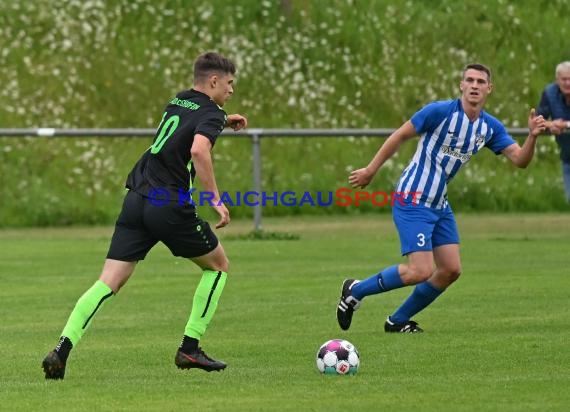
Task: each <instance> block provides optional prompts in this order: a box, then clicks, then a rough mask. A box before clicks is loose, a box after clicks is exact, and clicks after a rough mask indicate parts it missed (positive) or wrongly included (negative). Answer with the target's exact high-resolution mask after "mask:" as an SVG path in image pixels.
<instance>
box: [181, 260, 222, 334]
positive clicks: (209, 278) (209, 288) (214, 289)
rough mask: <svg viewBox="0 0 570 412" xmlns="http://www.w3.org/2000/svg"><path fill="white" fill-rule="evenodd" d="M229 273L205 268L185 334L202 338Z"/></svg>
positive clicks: (195, 294)
mask: <svg viewBox="0 0 570 412" xmlns="http://www.w3.org/2000/svg"><path fill="white" fill-rule="evenodd" d="M227 277H228V274H227V273H226V272H222V271H216V270H205V271H204V272H203V273H202V279H201V280H200V283H199V284H198V287H197V288H196V292H195V293H194V300H193V301H192V312H191V313H190V319H188V323H187V324H186V328H185V329H184V334H185V335H186V336H190V337H191V338H195V339H198V340H200V338H201V337H202V335H203V334H204V332H206V328H207V327H208V324H209V323H210V321H211V320H212V318H213V317H214V313H215V312H216V308H217V307H218V300H219V299H220V296H221V294H222V290H223V289H224V286H225V284H226V279H227Z"/></svg>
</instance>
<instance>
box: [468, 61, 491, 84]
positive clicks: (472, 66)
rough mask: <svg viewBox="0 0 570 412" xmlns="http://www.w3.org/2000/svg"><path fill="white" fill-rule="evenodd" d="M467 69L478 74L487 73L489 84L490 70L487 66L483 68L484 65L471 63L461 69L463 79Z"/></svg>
mask: <svg viewBox="0 0 570 412" xmlns="http://www.w3.org/2000/svg"><path fill="white" fill-rule="evenodd" d="M469 69H473V70H478V71H480V72H485V73H487V80H489V83H491V69H489V68H488V67H487V66H485V65H484V64H481V63H471V64H468V65H467V66H465V67H464V68H463V77H465V72H466V71H467V70H469Z"/></svg>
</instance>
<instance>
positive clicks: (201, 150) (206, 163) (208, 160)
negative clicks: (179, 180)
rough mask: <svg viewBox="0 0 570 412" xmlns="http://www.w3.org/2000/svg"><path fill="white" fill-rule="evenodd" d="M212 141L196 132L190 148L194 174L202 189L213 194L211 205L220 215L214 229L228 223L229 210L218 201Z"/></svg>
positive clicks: (218, 194)
mask: <svg viewBox="0 0 570 412" xmlns="http://www.w3.org/2000/svg"><path fill="white" fill-rule="evenodd" d="M211 150H212V142H211V141H210V139H208V138H207V137H206V136H203V135H201V134H196V135H195V136H194V142H193V143H192V148H191V149H190V154H191V156H192V164H193V165H194V169H195V170H196V175H197V176H198V179H200V182H201V183H202V186H203V187H204V191H206V192H209V193H211V194H213V199H212V207H213V208H214V210H215V211H216V213H217V214H218V215H219V216H220V220H219V222H218V223H217V224H216V229H218V228H221V227H224V226H226V225H227V224H228V223H230V212H229V210H228V208H227V207H226V206H225V205H224V204H223V203H222V202H221V201H220V193H219V191H218V185H217V183H216V177H215V175H214V165H213V163H212V155H211Z"/></svg>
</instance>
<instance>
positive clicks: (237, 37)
mask: <svg viewBox="0 0 570 412" xmlns="http://www.w3.org/2000/svg"><path fill="white" fill-rule="evenodd" d="M568 15H570V5H569V4H568V3H567V2H566V1H563V0H551V1H548V2H543V1H542V2H540V1H539V2H536V1H530V0H521V1H517V2H510V1H491V0H483V1H475V0H467V1H463V2H456V1H451V0H442V1H407V2H400V1H373V0H370V1H351V0H346V1H341V0H333V1H330V0H327V1H325V0H313V1H311V2H305V1H302V0H297V1H293V0H281V1H261V2H260V1H254V0H241V1H239V2H235V1H229V0H218V1H216V2H201V3H196V2H190V1H183V0H178V1H166V0H132V1H131V0H108V1H103V0H94V1H89V2H83V1H79V0H70V1H67V2H60V1H55V0H41V1H36V2H0V36H1V38H2V39H3V46H2V48H1V52H0V81H1V84H2V86H3V87H2V88H0V95H1V97H2V100H3V102H4V104H3V105H1V106H0V127H58V128H65V127H119V128H122V127H137V128H140V127H149V128H152V127H156V125H157V124H158V121H159V120H160V116H161V113H162V109H163V107H164V105H165V103H166V102H167V101H168V100H169V98H170V97H171V96H172V95H173V93H175V92H176V91H178V90H181V89H184V88H187V87H190V86H191V74H192V73H191V72H192V62H193V59H194V58H195V57H196V55H198V54H199V53H202V52H204V51H207V50H216V51H220V52H222V53H224V54H226V55H228V56H230V57H232V58H233V59H234V60H235V62H236V64H237V66H238V70H239V72H238V82H237V87H236V93H235V97H234V99H233V100H232V101H230V102H229V103H228V105H227V110H228V111H229V112H240V113H244V114H245V115H247V116H248V118H249V120H250V126H251V127H256V128H257V127H261V128H280V127H287V128H289V127H295V128H296V127H303V128H335V127H343V128H344V127H356V128H368V127H371V128H392V127H397V126H399V125H400V124H401V123H402V122H403V121H405V120H406V119H408V118H409V117H410V116H411V115H412V114H413V113H414V112H415V111H416V110H417V109H419V108H420V107H421V106H423V105H424V104H425V103H427V102H428V101H431V100H434V99H447V98H451V97H454V96H457V95H458V83H459V79H460V77H459V76H460V72H461V68H462V66H463V65H464V64H466V63H469V62H473V61H480V62H483V63H486V64H488V65H489V66H491V68H492V69H493V80H494V83H495V89H494V93H493V95H491V97H490V99H489V102H488V110H489V111H490V112H491V113H492V114H494V115H495V116H497V117H498V118H500V119H501V120H503V121H504V123H505V124H506V125H507V126H508V127H525V125H526V118H527V113H528V109H529V107H531V106H533V105H535V104H536V103H537V101H538V99H539V97H540V93H541V91H542V88H543V87H544V86H545V85H546V84H547V83H548V82H550V81H552V79H553V77H554V68H555V66H556V64H557V63H558V62H559V61H562V60H567V58H568V55H567V45H566V44H564V42H565V40H564V39H567V38H568V36H569V28H568V25H567V24H566V20H567V18H566V16H568ZM381 143H382V139H379V138H334V139H333V138H316V139H313V138H311V139H308V138H279V139H263V140H262V153H263V189H264V190H268V191H285V190H294V191H297V192H301V191H305V190H307V191H311V192H316V191H319V190H323V191H329V190H332V191H334V190H336V189H337V188H339V187H343V186H344V187H346V178H347V171H348V170H350V169H351V168H354V167H359V166H362V165H365V164H366V162H368V160H369V159H370V157H371V156H372V155H373V153H374V152H375V151H376V149H377V148H378V146H379V145H380V144H381ZM0 144H1V150H0V184H1V186H0V226H4V227H5V226H28V225H67V224H108V223H111V222H113V220H114V219H115V217H116V214H117V211H118V207H119V206H120V203H121V198H122V195H123V184H124V180H125V177H126V175H127V173H128V171H129V170H130V168H131V166H132V164H133V163H134V162H135V161H136V159H137V158H138V157H139V156H140V154H141V153H142V152H143V151H144V150H145V149H146V148H147V147H148V145H149V144H150V139H148V138H130V139H128V138H105V139H103V138H58V139H51V140H50V139H37V138H15V137H12V138H7V137H4V138H0ZM413 150H414V148H413V145H408V146H406V147H405V148H404V149H403V150H402V152H401V153H399V155H398V156H397V157H395V158H394V159H393V160H392V161H391V162H390V163H389V164H388V165H387V167H386V168H385V170H383V171H382V173H381V174H380V175H379V176H378V178H377V179H376V180H375V181H374V182H373V185H372V187H371V188H370V189H371V190H383V191H390V190H391V188H392V187H393V184H394V182H395V181H396V179H397V177H398V176H399V173H400V172H401V170H402V169H403V167H404V166H405V164H406V163H407V161H408V160H409V158H410V156H411V153H412V152H413ZM494 157H495V156H494V155H492V154H488V155H481V156H478V157H477V158H476V159H474V160H473V161H472V162H471V164H470V165H468V166H467V167H466V170H465V171H463V173H462V174H460V175H459V176H458V177H457V178H456V181H454V182H453V183H452V184H451V185H450V188H449V195H450V199H451V202H452V204H453V205H454V208H455V209H456V210H464V211H480V210H494V211H515V210H517V211H548V210H566V209H567V205H566V204H565V202H564V199H563V195H562V183H561V176H560V170H559V168H560V166H559V161H558V158H557V149H556V146H555V144H554V143H553V142H552V139H551V138H549V137H545V138H544V139H542V141H541V142H540V144H539V153H538V155H537V158H536V159H535V161H534V162H533V164H532V165H531V166H530V168H529V169H528V170H525V171H520V170H515V169H513V168H512V167H511V166H510V165H508V164H507V163H505V162H504V161H502V163H501V162H497V161H496V159H494ZM215 161H216V171H217V177H218V180H219V185H220V187H221V189H222V190H226V191H228V192H230V193H232V192H234V193H235V191H237V190H241V191H246V190H249V189H251V181H252V177H251V145H250V143H249V142H248V141H247V139H242V138H233V137H223V138H222V139H220V141H219V143H218V144H217V147H216V149H215ZM503 163H504V164H503ZM374 209H378V208H374V207H373V205H365V207H359V208H358V209H356V208H341V207H329V208H316V207H311V206H307V207H300V208H299V207H297V208H295V207H292V208H286V207H268V208H266V209H264V213H266V214H271V215H280V214H297V213H346V212H351V213H353V212H358V211H363V212H368V211H372V210H374ZM380 209H381V210H380V211H381V212H385V211H387V208H380ZM232 214H233V215H234V216H251V214H252V210H251V208H249V207H247V206H241V207H234V208H232Z"/></svg>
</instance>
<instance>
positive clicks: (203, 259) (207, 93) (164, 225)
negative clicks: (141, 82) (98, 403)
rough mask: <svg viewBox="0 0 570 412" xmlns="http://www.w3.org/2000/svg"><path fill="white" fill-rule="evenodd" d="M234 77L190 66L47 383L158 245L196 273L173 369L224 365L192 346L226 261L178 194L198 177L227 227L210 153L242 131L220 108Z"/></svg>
mask: <svg viewBox="0 0 570 412" xmlns="http://www.w3.org/2000/svg"><path fill="white" fill-rule="evenodd" d="M235 72H236V69H235V66H234V64H233V63H232V61H231V60H229V59H227V58H225V57H223V56H222V55H220V54H218V53H212V52H210V53H205V54H203V55H201V56H199V57H198V58H197V59H196V61H195V62H194V86H193V88H192V89H190V90H185V91H182V92H180V93H179V94H178V95H177V96H176V97H175V98H173V99H172V100H171V101H170V102H169V103H168V105H167V106H166V108H165V110H164V114H163V115H162V120H161V122H160V125H159V126H158V129H157V132H156V136H155V139H154V142H153V144H152V146H151V147H150V148H149V149H148V150H147V151H146V152H145V153H144V154H143V156H142V157H141V158H140V160H139V161H138V162H137V163H136V164H135V166H134V168H133V169H132V170H131V172H130V174H129V176H128V178H127V183H126V187H127V188H128V189H129V190H128V193H127V195H126V196H125V199H124V202H123V207H122V210H121V212H120V214H119V217H118V219H117V223H116V225H115V231H114V233H113V237H112V239H111V245H110V247H109V252H108V253H107V259H106V260H105V264H104V266H103V270H102V272H101V275H100V277H99V279H98V280H97V281H96V282H95V284H94V285H93V286H91V288H90V289H88V290H87V291H86V292H85V293H84V294H83V295H82V296H81V297H80V298H79V300H78V301H77V303H76V305H75V308H74V309H73V311H72V312H71V315H70V316H69V319H68V321H67V324H66V325H65V327H64V329H63V331H62V333H61V337H60V339H59V342H58V344H57V345H56V347H55V349H54V350H53V351H51V352H49V353H48V355H47V356H46V357H45V359H44V360H43V363H42V367H43V369H44V372H45V377H46V379H63V378H64V375H65V367H66V363H67V358H68V356H69V353H70V351H71V349H72V348H73V347H75V346H76V345H77V343H78V342H79V340H80V339H81V337H82V336H83V333H84V332H85V330H86V329H87V327H88V326H89V324H90V323H91V320H92V319H93V316H94V315H95V313H96V312H97V311H98V310H99V309H100V308H101V306H102V305H103V304H104V303H105V302H107V301H108V300H109V299H111V298H112V297H113V296H115V295H116V294H117V292H118V291H119V290H120V289H121V287H122V286H123V285H124V284H125V283H126V282H127V280H128V279H129V277H130V276H131V274H132V273H133V271H134V269H135V266H136V264H137V262H138V261H139V260H143V259H144V258H145V256H146V255H147V253H148V252H149V251H150V249H151V248H152V247H153V246H154V245H156V244H157V243H158V242H162V243H164V244H165V245H166V246H167V247H168V248H169V249H170V251H171V252H172V254H173V255H174V256H181V257H184V258H188V259H190V260H192V261H193V262H194V263H195V264H197V265H198V266H199V267H200V268H201V269H202V279H201V281H200V283H199V285H198V287H197V288H196V291H195V293H194V298H193V301H192V311H191V313H190V318H189V320H188V323H187V324H186V328H185V329H184V336H183V338H182V343H181V344H180V347H179V348H178V351H177V352H176V355H175V358H174V362H175V364H176V366H177V367H178V368H181V369H190V368H199V369H203V370H205V371H208V372H210V371H219V370H222V369H224V368H225V367H226V364H225V363H224V362H222V361H218V360H215V359H212V358H211V357H209V356H208V355H206V354H205V353H204V351H203V350H202V349H201V348H200V347H199V346H198V344H199V341H200V338H201V337H202V335H203V334H204V332H205V331H206V328H207V327H208V324H209V323H210V320H211V319H212V317H213V315H214V312H215V310H216V307H217V306H218V300H219V298H220V295H221V293H222V290H223V288H224V285H225V283H226V278H227V271H228V267H229V262H228V258H227V257H226V253H225V252H224V249H223V247H222V245H221V244H220V242H219V241H218V239H217V238H216V235H215V234H214V233H213V232H212V230H211V229H210V225H209V224H208V223H207V222H206V221H204V220H201V219H200V217H199V216H198V215H197V213H196V208H195V205H194V204H193V202H192V200H191V198H190V197H189V196H182V194H187V193H188V191H189V190H190V188H191V185H192V183H193V181H194V177H195V176H196V175H197V176H198V178H199V179H200V181H201V183H202V186H203V190H204V191H205V192H208V193H209V194H210V195H212V196H213V198H212V205H213V206H212V207H213V208H214V210H215V211H216V212H217V213H218V215H219V221H218V223H217V224H216V228H221V227H224V226H226V225H227V224H228V223H229V222H230V214H229V211H228V209H227V208H226V207H225V205H224V204H223V203H221V202H220V194H219V191H218V187H217V185H216V179H215V176H214V169H213V165H212V158H211V154H210V152H211V150H212V147H213V146H214V143H215V142H216V139H217V137H218V135H219V134H220V132H221V131H222V130H223V129H224V127H231V128H233V129H234V130H236V131H237V130H240V129H243V128H245V127H247V119H246V118H245V117H244V116H242V115H239V114H231V115H227V114H226V113H225V112H224V111H223V109H222V106H223V105H224V103H226V101H227V100H228V99H229V98H230V97H231V95H232V93H233V82H234V75H235ZM157 200H160V201H161V203H160V204H159V203H157ZM166 200H168V201H166Z"/></svg>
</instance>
